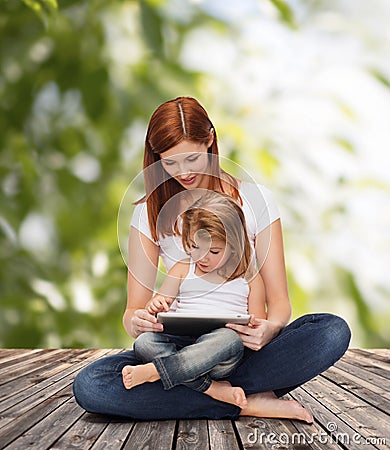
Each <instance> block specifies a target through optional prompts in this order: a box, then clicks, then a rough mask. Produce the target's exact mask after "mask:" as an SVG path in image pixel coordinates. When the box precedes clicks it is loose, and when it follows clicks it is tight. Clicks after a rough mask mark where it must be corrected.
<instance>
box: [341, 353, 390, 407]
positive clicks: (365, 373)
mask: <svg viewBox="0 0 390 450" xmlns="http://www.w3.org/2000/svg"><path fill="white" fill-rule="evenodd" d="M334 367H337V368H338V369H341V370H344V371H345V372H348V373H350V374H353V375H355V376H356V377H358V378H360V379H361V380H365V381H368V382H370V383H371V384H375V385H377V386H381V387H382V389H383V392H384V395H385V396H386V398H390V396H389V392H390V381H389V380H387V379H386V378H383V377H381V376H380V375H377V374H376V373H373V372H372V371H370V370H367V369H363V368H361V367H356V366H355V365H354V364H353V363H352V364H351V363H350V362H345V360H344V359H343V360H340V361H338V362H337V363H336V364H335V365H334Z"/></svg>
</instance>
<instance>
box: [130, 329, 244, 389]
mask: <svg viewBox="0 0 390 450" xmlns="http://www.w3.org/2000/svg"><path fill="white" fill-rule="evenodd" d="M134 351H135V356H136V357H137V358H138V359H140V360H141V361H142V362H143V363H148V362H153V364H154V366H155V367H156V369H157V372H158V373H159V375H160V378H161V382H162V385H163V387H164V389H165V390H168V389H172V388H173V387H175V386H178V385H180V384H183V385H185V386H187V387H189V388H191V389H194V390H195V391H199V392H204V391H206V390H207V389H208V388H209V387H210V384H211V380H219V379H221V378H225V377H227V376H228V375H229V374H231V373H232V371H233V370H234V369H235V368H236V367H237V365H238V364H239V362H240V361H241V359H242V356H243V353H244V346H243V343H242V340H241V339H240V337H239V335H238V334H237V333H236V332H235V331H233V330H230V329H229V328H218V329H217V330H214V331H212V332H210V333H207V334H204V335H202V336H199V337H193V336H175V335H172V334H166V333H143V334H141V335H140V336H139V337H138V338H137V340H136V341H135V343H134Z"/></svg>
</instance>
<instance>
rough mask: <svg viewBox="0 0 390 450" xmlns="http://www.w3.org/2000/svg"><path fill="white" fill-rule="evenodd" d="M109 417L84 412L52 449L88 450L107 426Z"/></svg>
mask: <svg viewBox="0 0 390 450" xmlns="http://www.w3.org/2000/svg"><path fill="white" fill-rule="evenodd" d="M108 422H109V418H108V417H106V416H101V415H97V414H89V413H86V412H84V414H83V415H82V416H81V417H80V418H79V420H77V422H76V423H75V424H74V425H73V426H72V428H70V429H69V430H68V431H67V432H66V433H65V434H63V435H62V436H61V438H60V439H58V441H57V442H55V444H54V445H53V446H52V447H51V449H53V450H65V449H81V450H88V449H90V448H91V447H92V445H93V444H94V443H95V441H96V440H97V439H98V437H99V436H100V435H101V434H102V433H103V431H104V430H105V428H106V427H107V426H108Z"/></svg>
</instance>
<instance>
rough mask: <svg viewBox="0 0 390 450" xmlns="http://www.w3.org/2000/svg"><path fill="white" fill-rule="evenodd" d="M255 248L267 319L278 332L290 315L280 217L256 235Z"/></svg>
mask: <svg viewBox="0 0 390 450" xmlns="http://www.w3.org/2000/svg"><path fill="white" fill-rule="evenodd" d="M255 248H256V259H257V261H258V264H259V267H260V274H261V276H262V278H263V281H264V286H265V295H266V303H267V320H268V321H270V322H272V323H274V324H275V326H276V327H277V328H278V332H279V331H280V330H281V329H282V328H283V327H285V326H286V325H287V323H288V321H289V320H290V317H291V304H290V299H289V296H288V288H287V277H286V266H285V262H284V249H283V236H282V226H281V222H280V219H278V220H276V221H275V222H273V223H272V224H271V226H270V227H268V228H267V229H265V230H263V231H262V232H261V233H259V234H258V235H257V236H256V241H255ZM263 261H264V263H263Z"/></svg>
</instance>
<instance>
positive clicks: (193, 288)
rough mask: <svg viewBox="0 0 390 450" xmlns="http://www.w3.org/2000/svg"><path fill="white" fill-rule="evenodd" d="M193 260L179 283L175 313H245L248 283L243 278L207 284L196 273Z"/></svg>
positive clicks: (207, 282)
mask: <svg viewBox="0 0 390 450" xmlns="http://www.w3.org/2000/svg"><path fill="white" fill-rule="evenodd" d="M195 267H196V265H195V263H194V261H192V260H191V261H190V262H189V269H188V274H187V275H186V277H185V278H184V279H183V281H182V282H181V285H180V289H179V294H178V296H177V298H176V304H175V305H174V307H173V308H171V309H173V310H174V311H175V312H176V313H178V314H183V313H184V314H196V313H198V314H221V313H223V314H247V313H248V296H249V292H250V289H249V284H248V282H247V281H246V280H245V278H241V277H239V278H235V279H234V280H231V281H225V283H220V284H216V283H210V282H209V281H207V280H205V279H203V278H202V277H199V276H198V275H196V274H195Z"/></svg>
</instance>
